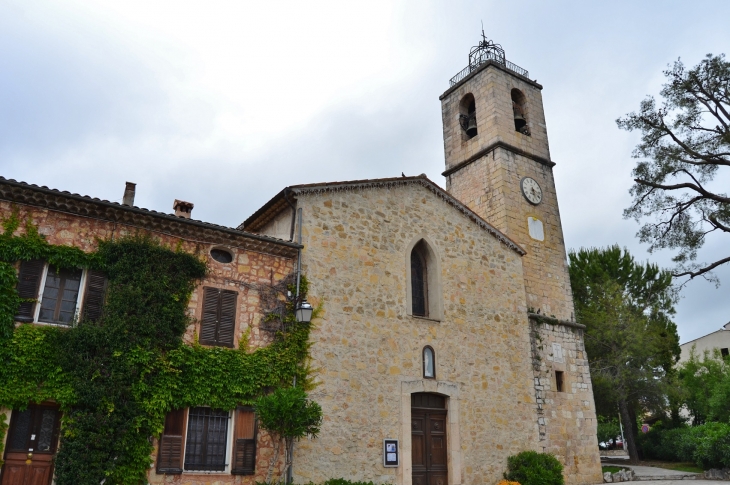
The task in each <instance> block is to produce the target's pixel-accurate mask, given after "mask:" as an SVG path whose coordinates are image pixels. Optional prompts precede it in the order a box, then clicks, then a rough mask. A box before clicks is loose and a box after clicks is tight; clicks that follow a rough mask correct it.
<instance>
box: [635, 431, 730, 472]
mask: <svg viewBox="0 0 730 485" xmlns="http://www.w3.org/2000/svg"><path fill="white" fill-rule="evenodd" d="M639 447H640V448H641V451H642V454H643V456H644V458H654V459H658V460H665V461H681V462H693V463H695V464H696V465H697V466H698V467H700V468H703V469H705V470H707V469H709V468H724V467H730V424H725V423H706V424H703V425H700V426H694V427H681V428H674V429H663V428H662V427H661V426H655V427H654V428H653V429H652V430H651V431H649V432H648V433H647V434H645V435H643V436H640V437H639Z"/></svg>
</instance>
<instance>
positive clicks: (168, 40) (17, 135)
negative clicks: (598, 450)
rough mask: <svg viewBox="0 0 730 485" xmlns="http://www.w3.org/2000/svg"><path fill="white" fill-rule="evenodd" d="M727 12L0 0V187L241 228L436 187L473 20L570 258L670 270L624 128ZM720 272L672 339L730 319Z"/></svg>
mask: <svg viewBox="0 0 730 485" xmlns="http://www.w3.org/2000/svg"><path fill="white" fill-rule="evenodd" d="M729 18H730V2H727V1H723V0H717V1H699V0H693V1H691V2H690V1H686V2H679V1H669V0H658V1H642V2H637V1H635V0H632V1H623V2H622V1H612V2H597V1H596V2H585V1H574V2H567V1H566V2H559V1H551V2H545V1H528V0H522V1H519V2H517V1H501V2H497V1H485V0H482V1H479V2H467V1H463V2H458V1H445V0H444V1H440V2H429V1H426V0H418V1H410V2H394V1H393V2H390V1H388V2H379V1H373V0H370V1H367V2H358V3H355V2H345V1H335V2H313V1H307V2H304V1H292V2H276V1H270V0H267V1H265V2H264V1H255V2H253V1H252V2H242V1H237V2H213V1H207V2H202V1H201V2H183V1H179V0H178V1H174V2H173V1H170V2H151V1H149V0H145V1H130V0H125V1H123V2H120V1H109V2H82V1H65V2H42V1H38V2H36V1H30V0H22V1H8V0H0V175H2V176H5V177H7V178H13V179H17V180H22V181H25V182H29V183H34V184H39V185H47V186H49V187H52V188H58V189H61V190H69V191H72V192H77V193H80V194H84V195H91V196H94V197H100V198H104V199H108V200H114V201H120V202H121V198H122V195H123V191H124V182H125V181H131V182H136V183H137V198H136V205H138V206H140V207H146V208H149V209H155V210H161V211H171V210H172V202H173V199H175V198H178V199H183V200H187V201H190V202H193V203H194V204H195V209H194V211H193V216H194V218H196V219H201V220H205V221H208V222H214V223H218V224H224V225H228V226H234V227H235V226H236V225H238V224H239V223H240V222H242V221H243V220H244V219H245V218H246V217H248V216H249V215H250V214H251V213H252V212H253V211H255V210H256V209H257V208H258V207H259V206H261V205H262V204H263V203H264V202H266V201H267V200H268V199H269V198H270V197H271V196H273V195H274V194H275V193H276V192H278V191H279V190H281V188H283V187H284V186H286V185H291V184H299V183H309V182H324V181H334V180H352V179H361V178H379V177H392V176H398V175H400V173H401V172H405V173H406V174H407V175H417V174H420V173H426V174H427V175H428V176H429V177H430V178H431V179H432V180H433V181H435V182H436V183H438V184H440V185H442V186H443V185H444V180H443V177H441V172H442V171H443V170H444V154H443V139H442V131H441V108H440V102H439V100H438V97H439V95H440V94H441V93H443V91H445V90H446V88H447V87H448V80H449V78H450V77H451V76H453V75H454V74H456V73H457V72H458V71H459V70H461V69H462V68H464V67H465V66H466V65H467V61H468V53H469V49H470V47H471V46H472V45H475V44H476V43H477V42H478V40H479V37H480V29H481V27H480V21H483V22H484V28H485V31H486V34H487V36H488V37H489V38H490V39H493V40H495V41H496V42H498V43H500V44H501V45H502V46H503V47H504V49H505V51H506V55H507V59H508V60H510V61H512V62H514V63H516V64H517V65H519V66H522V67H523V68H525V69H527V70H529V71H530V77H531V78H533V79H537V81H538V82H539V83H541V84H542V85H543V86H544V89H543V100H544V103H545V113H546V118H547V127H548V134H549V137H550V147H551V154H552V158H553V160H554V161H555V162H556V163H557V165H556V167H555V168H554V172H555V178H556V181H557V186H558V187H557V188H558V198H559V202H560V210H561V215H562V221H563V229H564V231H565V239H566V243H567V246H568V247H569V248H579V247H582V246H606V245H610V244H615V243H618V244H620V245H621V246H625V247H627V248H629V249H630V250H631V251H632V253H633V254H634V255H635V256H636V257H637V258H638V259H640V260H646V259H650V260H651V261H653V262H657V263H660V264H662V265H664V266H667V265H670V264H671V262H670V257H671V254H669V253H666V254H652V255H650V254H648V253H647V252H646V247H645V246H642V245H640V244H639V243H638V241H637V240H636V238H635V233H636V231H637V230H638V228H639V225H638V224H637V223H636V222H634V221H633V220H624V219H623V218H622V211H623V209H624V208H626V207H627V206H628V205H629V203H630V196H629V194H628V190H629V187H630V186H631V169H632V168H633V166H634V164H635V160H633V159H632V158H631V151H632V149H633V147H634V146H635V145H636V143H637V141H638V134H636V133H627V132H623V131H620V130H618V128H617V127H616V124H615V120H616V118H618V117H620V116H622V115H624V114H626V113H628V112H630V111H632V110H636V109H638V107H639V102H640V101H641V100H642V99H643V98H644V97H645V96H647V95H656V94H657V93H658V91H659V90H660V89H661V84H662V82H663V79H664V78H663V75H662V71H663V70H664V69H665V68H666V66H667V64H669V63H671V62H673V61H674V60H676V59H677V58H679V57H681V58H682V60H683V61H684V62H685V63H686V64H687V65H689V66H693V65H695V64H697V63H698V62H699V61H700V60H701V59H702V57H703V56H704V55H705V54H707V53H710V52H711V53H714V54H719V53H721V52H726V53H727V54H730V48H729V47H730V28H728V19H729ZM717 183H718V184H719V186H722V187H727V186H728V185H729V184H730V179H728V178H725V179H723V180H719V181H718V182H717ZM723 191H726V190H724V189H723ZM728 247H730V241H729V240H728V239H727V237H726V238H725V239H724V240H722V239H717V240H712V241H710V243H709V244H708V245H707V246H706V248H705V249H704V250H703V251H702V254H701V257H702V258H703V259H704V260H711V259H712V258H719V257H721V256H727V252H728ZM717 274H718V276H719V277H720V278H721V280H722V286H720V287H719V288H715V286H714V285H713V284H711V283H707V282H704V281H701V280H700V281H694V282H692V283H690V284H689V285H688V286H687V287H686V288H685V289H684V290H683V293H682V294H683V298H682V300H681V302H680V303H679V305H678V313H677V316H676V319H675V320H676V322H677V324H678V327H679V334H680V338H681V341H682V342H685V341H687V340H690V339H694V338H696V337H699V336H702V335H704V334H706V333H709V332H711V331H714V330H717V329H719V328H720V326H721V325H723V324H724V323H726V322H728V321H729V320H730V311H728V308H729V303H728V301H729V300H730V299H729V298H728V296H729V295H730V292H729V289H730V268H724V269H723V270H721V271H718V272H717Z"/></svg>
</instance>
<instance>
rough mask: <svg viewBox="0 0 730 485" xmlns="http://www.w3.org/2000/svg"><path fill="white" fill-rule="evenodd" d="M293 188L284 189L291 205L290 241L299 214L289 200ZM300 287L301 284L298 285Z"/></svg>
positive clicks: (292, 238)
mask: <svg viewBox="0 0 730 485" xmlns="http://www.w3.org/2000/svg"><path fill="white" fill-rule="evenodd" d="M291 191H292V190H291V189H290V188H289V187H287V188H285V189H284V200H285V201H286V203H287V204H289V207H291V229H290V230H289V242H292V241H293V240H294V224H295V223H296V215H297V209H296V208H295V207H294V204H292V202H291V201H290V200H289V192H291ZM297 288H299V286H297ZM297 293H299V290H298V289H297Z"/></svg>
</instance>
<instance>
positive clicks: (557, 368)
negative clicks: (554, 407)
mask: <svg viewBox="0 0 730 485" xmlns="http://www.w3.org/2000/svg"><path fill="white" fill-rule="evenodd" d="M558 372H562V374H563V386H562V387H563V388H562V390H560V391H559V390H558V377H557V376H558ZM550 386H551V387H552V390H553V391H554V392H556V393H558V394H570V393H571V391H570V389H571V381H570V373H569V372H568V371H567V369H566V365H565V364H558V363H556V364H553V368H552V372H551V376H550Z"/></svg>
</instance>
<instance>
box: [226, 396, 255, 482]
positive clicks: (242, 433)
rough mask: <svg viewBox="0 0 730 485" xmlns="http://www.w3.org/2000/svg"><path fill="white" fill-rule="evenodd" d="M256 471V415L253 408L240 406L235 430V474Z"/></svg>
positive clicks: (237, 411)
mask: <svg viewBox="0 0 730 485" xmlns="http://www.w3.org/2000/svg"><path fill="white" fill-rule="evenodd" d="M254 473H256V415H255V414H254V412H253V409H251V408H246V407H238V408H237V409H236V425H235V428H234V432H233V466H232V467H231V474H233V475H253V474H254Z"/></svg>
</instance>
